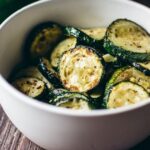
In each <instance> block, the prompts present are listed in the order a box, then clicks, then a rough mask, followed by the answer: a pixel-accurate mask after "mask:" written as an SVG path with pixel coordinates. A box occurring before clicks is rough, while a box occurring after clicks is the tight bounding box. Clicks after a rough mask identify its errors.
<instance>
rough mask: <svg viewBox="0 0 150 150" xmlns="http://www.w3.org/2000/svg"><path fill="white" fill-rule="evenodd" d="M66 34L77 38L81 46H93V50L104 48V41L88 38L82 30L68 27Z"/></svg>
mask: <svg viewBox="0 0 150 150" xmlns="http://www.w3.org/2000/svg"><path fill="white" fill-rule="evenodd" d="M64 34H65V35H66V36H74V37H76V38H77V40H78V42H79V44H81V45H87V46H91V47H93V48H100V49H101V47H102V41H101V40H96V39H93V38H92V37H90V36H88V35H87V34H85V33H84V32H82V31H81V30H80V29H77V28H74V27H70V26H67V27H65V28H64Z"/></svg>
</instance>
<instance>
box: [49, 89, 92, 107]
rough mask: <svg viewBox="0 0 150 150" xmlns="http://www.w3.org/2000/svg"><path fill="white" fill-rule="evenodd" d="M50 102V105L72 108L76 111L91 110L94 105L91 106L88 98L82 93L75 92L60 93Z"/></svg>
mask: <svg viewBox="0 0 150 150" xmlns="http://www.w3.org/2000/svg"><path fill="white" fill-rule="evenodd" d="M60 93H61V94H58V93H57V94H56V96H55V97H54V98H53V99H52V100H50V104H52V105H56V106H59V107H64V108H70V109H74V110H91V109H92V104H90V102H89V99H88V97H86V96H85V95H83V94H80V93H74V92H64V91H63V92H60Z"/></svg>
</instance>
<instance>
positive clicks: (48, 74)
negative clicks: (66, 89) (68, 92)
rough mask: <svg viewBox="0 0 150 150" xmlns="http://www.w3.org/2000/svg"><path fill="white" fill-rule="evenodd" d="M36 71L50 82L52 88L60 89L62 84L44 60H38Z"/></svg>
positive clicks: (48, 63)
mask: <svg viewBox="0 0 150 150" xmlns="http://www.w3.org/2000/svg"><path fill="white" fill-rule="evenodd" d="M38 69H39V71H40V72H41V74H42V75H43V76H44V77H45V78H46V79H47V80H48V81H49V82H50V83H52V85H53V87H54V88H61V87H62V83H61V81H60V80H59V75H58V74H57V73H56V72H55V71H54V69H53V68H52V66H51V64H50V62H49V61H48V60H47V59H46V58H40V59H39V64H38Z"/></svg>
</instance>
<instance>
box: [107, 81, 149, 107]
mask: <svg viewBox="0 0 150 150" xmlns="http://www.w3.org/2000/svg"><path fill="white" fill-rule="evenodd" d="M148 97H149V94H148V93H147V92H146V91H145V89H144V88H143V87H142V86H140V85H138V84H135V83H132V82H119V83H117V84H115V85H113V86H112V88H111V90H110V92H109V96H108V99H107V101H106V103H107V108H117V107H122V106H128V105H131V104H135V103H138V102H141V101H143V100H145V99H147V98H148Z"/></svg>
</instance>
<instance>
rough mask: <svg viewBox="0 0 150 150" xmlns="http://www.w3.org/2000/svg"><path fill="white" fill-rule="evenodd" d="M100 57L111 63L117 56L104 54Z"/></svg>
mask: <svg viewBox="0 0 150 150" xmlns="http://www.w3.org/2000/svg"><path fill="white" fill-rule="evenodd" d="M102 57H103V59H104V61H105V62H106V63H113V62H116V61H117V57H114V56H112V55H110V54H104V55H103V56H102Z"/></svg>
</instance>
